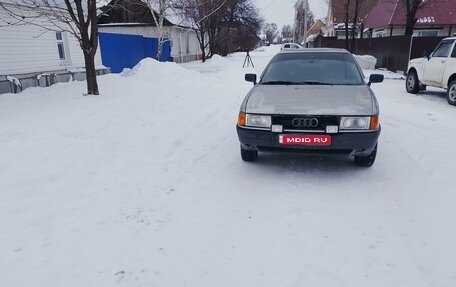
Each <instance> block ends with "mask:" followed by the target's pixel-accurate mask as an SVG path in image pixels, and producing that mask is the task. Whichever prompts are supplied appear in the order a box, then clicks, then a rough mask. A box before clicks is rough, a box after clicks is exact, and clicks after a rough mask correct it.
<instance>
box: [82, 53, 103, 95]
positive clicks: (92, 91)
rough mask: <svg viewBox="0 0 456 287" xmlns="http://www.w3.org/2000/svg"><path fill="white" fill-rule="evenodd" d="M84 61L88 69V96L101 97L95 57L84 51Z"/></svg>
mask: <svg viewBox="0 0 456 287" xmlns="http://www.w3.org/2000/svg"><path fill="white" fill-rule="evenodd" d="M84 61H85V69H86V83H87V95H99V94H100V93H99V91H98V83H97V72H96V70H95V55H94V54H92V53H87V52H86V51H85V50H84Z"/></svg>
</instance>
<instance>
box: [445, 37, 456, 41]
mask: <svg viewBox="0 0 456 287" xmlns="http://www.w3.org/2000/svg"><path fill="white" fill-rule="evenodd" d="M454 40H456V37H449V38H445V39H443V40H442V41H454Z"/></svg>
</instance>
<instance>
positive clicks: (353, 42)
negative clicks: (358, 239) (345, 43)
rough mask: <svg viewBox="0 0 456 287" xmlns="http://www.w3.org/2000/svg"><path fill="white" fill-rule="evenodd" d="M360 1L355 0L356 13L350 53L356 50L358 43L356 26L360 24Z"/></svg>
mask: <svg viewBox="0 0 456 287" xmlns="http://www.w3.org/2000/svg"><path fill="white" fill-rule="evenodd" d="M359 1H360V0H355V11H354V13H355V15H354V16H353V21H352V28H351V41H350V53H353V52H354V51H355V44H356V26H357V25H358V14H359V4H360V3H359Z"/></svg>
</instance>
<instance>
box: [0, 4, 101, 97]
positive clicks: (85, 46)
mask: <svg viewBox="0 0 456 287" xmlns="http://www.w3.org/2000/svg"><path fill="white" fill-rule="evenodd" d="M0 7H1V8H3V9H4V10H5V11H6V12H7V14H8V15H9V16H10V17H11V18H12V19H14V20H15V21H14V22H11V23H9V24H10V25H36V26H39V27H41V28H42V29H43V30H44V31H55V32H67V33H69V34H71V35H72V36H74V37H75V38H76V39H77V40H78V42H79V45H80V47H81V49H82V52H83V54H84V62H85V73H86V82H87V94H88V95H98V94H99V91H98V83H97V77H96V70H95V54H96V52H97V49H98V23H97V21H98V16H99V15H98V14H97V0H12V1H11V2H10V4H2V3H0Z"/></svg>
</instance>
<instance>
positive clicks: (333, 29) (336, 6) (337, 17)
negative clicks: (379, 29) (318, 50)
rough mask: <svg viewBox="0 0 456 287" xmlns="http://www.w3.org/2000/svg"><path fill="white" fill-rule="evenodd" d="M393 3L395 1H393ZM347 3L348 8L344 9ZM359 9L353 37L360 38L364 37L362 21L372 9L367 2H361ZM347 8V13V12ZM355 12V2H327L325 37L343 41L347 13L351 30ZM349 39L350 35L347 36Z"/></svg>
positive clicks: (340, 0)
mask: <svg viewBox="0 0 456 287" xmlns="http://www.w3.org/2000/svg"><path fill="white" fill-rule="evenodd" d="M369 1H371V2H370V3H373V4H375V3H376V2H383V1H385V2H388V1H390V0H369ZM393 1H395V0H393ZM347 3H349V6H348V7H346V5H347ZM361 3H364V5H361V7H360V8H359V13H358V19H357V24H356V34H355V37H357V38H360V37H363V36H364V34H363V33H364V30H365V29H364V20H365V19H366V17H367V15H368V14H369V11H370V10H371V9H372V5H367V4H366V3H368V2H361ZM347 8H348V11H347ZM354 11H355V1H349V2H347V0H328V15H327V21H326V35H325V36H327V37H337V38H339V39H345V37H346V36H345V22H346V20H347V19H346V18H347V12H348V29H349V30H351V28H352V26H353V23H352V21H353V18H354ZM348 36H349V38H351V35H348Z"/></svg>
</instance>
